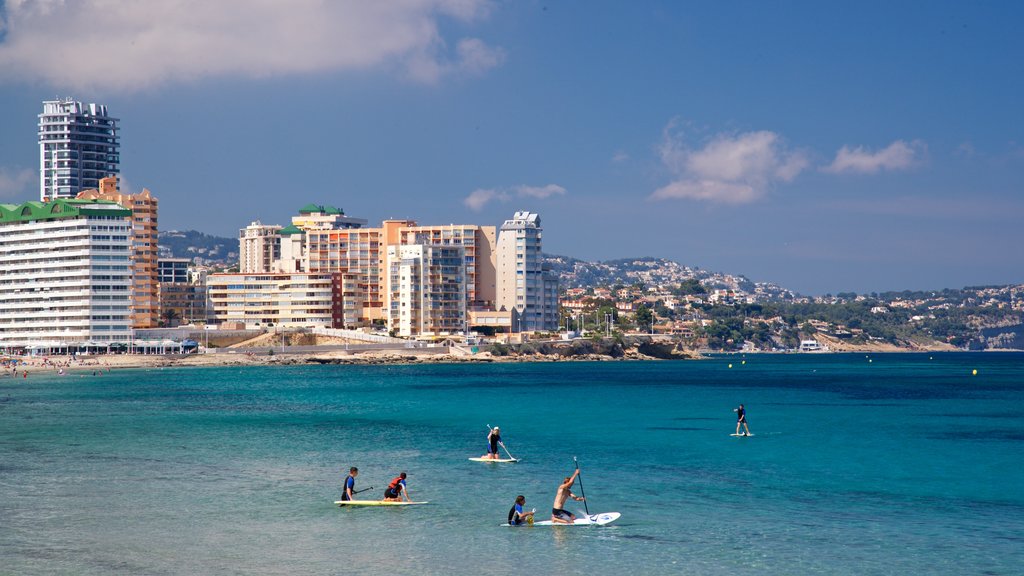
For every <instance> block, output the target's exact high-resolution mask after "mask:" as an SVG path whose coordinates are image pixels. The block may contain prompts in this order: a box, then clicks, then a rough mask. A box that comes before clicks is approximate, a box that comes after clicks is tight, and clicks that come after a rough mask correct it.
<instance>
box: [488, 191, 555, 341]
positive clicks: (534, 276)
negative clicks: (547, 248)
mask: <svg viewBox="0 0 1024 576" xmlns="http://www.w3.org/2000/svg"><path fill="white" fill-rule="evenodd" d="M542 232H543V230H542V228H541V224H540V216H539V215H537V214H534V213H532V212H525V211H523V212H516V213H515V214H514V215H513V217H512V219H510V220H506V221H505V223H504V224H502V225H501V233H500V234H499V236H498V249H497V252H498V256H497V300H496V302H495V304H496V306H497V308H498V309H499V310H501V309H504V310H512V309H515V310H516V311H517V313H518V317H517V322H516V323H517V324H518V326H516V327H515V328H516V331H518V332H534V331H556V330H558V276H557V275H555V274H554V273H552V271H551V270H550V269H545V267H544V264H543V259H542V257H541V255H542V252H541V239H542V237H543V234H542Z"/></svg>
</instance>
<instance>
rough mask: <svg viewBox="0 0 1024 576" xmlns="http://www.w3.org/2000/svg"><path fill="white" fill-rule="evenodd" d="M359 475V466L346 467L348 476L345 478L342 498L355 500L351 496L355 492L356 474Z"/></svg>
mask: <svg viewBox="0 0 1024 576" xmlns="http://www.w3.org/2000/svg"><path fill="white" fill-rule="evenodd" d="M358 475H359V468H356V467H355V466H353V467H351V468H349V469H348V476H347V477H346V478H345V491H344V492H343V493H342V494H341V499H342V500H355V498H353V497H352V496H353V495H354V494H355V493H356V476H358Z"/></svg>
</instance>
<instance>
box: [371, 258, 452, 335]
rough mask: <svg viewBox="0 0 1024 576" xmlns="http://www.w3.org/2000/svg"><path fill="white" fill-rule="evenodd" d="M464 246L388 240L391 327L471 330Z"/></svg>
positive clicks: (426, 331)
mask: <svg viewBox="0 0 1024 576" xmlns="http://www.w3.org/2000/svg"><path fill="white" fill-rule="evenodd" d="M465 252H466V248H465V247H464V246H461V245H423V244H417V245H396V246H388V247H387V269H388V273H389V275H390V278H389V282H388V285H389V287H390V289H389V292H388V293H387V294H386V296H385V297H386V299H387V300H386V303H385V304H386V309H387V311H388V314H387V321H388V328H389V329H391V330H394V331H395V334H396V335H398V336H404V337H420V338H429V337H445V336H450V335H454V334H456V333H458V332H463V331H464V330H466V304H467V302H468V290H467V288H468V282H467V278H466V261H465Z"/></svg>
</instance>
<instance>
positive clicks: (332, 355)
mask: <svg viewBox="0 0 1024 576" xmlns="http://www.w3.org/2000/svg"><path fill="white" fill-rule="evenodd" d="M641 349H642V348H641V347H627V348H625V349H622V350H621V353H619V352H611V353H608V352H607V351H606V352H603V353H597V352H589V353H581V354H574V353H565V352H564V351H563V352H562V353H542V352H523V353H520V352H516V351H513V350H511V349H510V350H508V351H506V352H505V353H503V354H495V353H493V352H491V351H482V352H478V353H475V354H471V353H467V352H465V351H463V350H459V349H448V348H426V349H393V350H375V351H372V352H348V351H345V350H332V351H324V352H315V353H275V354H245V353H238V354H234V353H223V352H219V353H212V354H188V355H154V354H110V355H95V356H85V357H78V358H77V359H72V358H71V357H69V356H47V357H26V358H18V360H19V364H18V365H17V376H16V378H25V376H24V375H25V373H27V374H28V377H29V379H30V378H31V377H32V376H38V375H43V374H45V375H50V376H54V375H59V374H62V375H67V376H102V375H103V374H106V373H109V372H110V371H111V370H122V369H154V368H204V367H205V368H216V367H232V366H298V365H327V364H332V365H360V366H371V365H415V364H489V363H529V362H643V361H673V360H701V359H708V358H712V357H719V356H725V357H728V356H742V355H747V354H750V355H762V354H771V355H775V354H786V355H820V354H826V355H831V354H857V353H865V354H872V353H886V354H889V353H907V354H914V353H917V354H927V353H930V352H940V353H941V352H972V351H967V350H960V349H951V348H946V347H942V348H937V347H936V348H920V349H910V348H898V347H884V348H881V347H879V348H872V349H858V350H829V351H825V352H814V353H803V352H782V351H774V352H772V351H753V352H739V351H704V352H697V351H693V350H686V351H671V352H670V353H667V354H666V353H664V351H662V352H661V353H659V355H650V354H645V353H643V352H641V351H640V350H641ZM648 352H650V350H648ZM973 352H1022V350H1011V349H998V350H978V351H973ZM0 374H2V375H3V377H4V379H7V378H10V377H11V376H12V374H13V372H12V368H11V367H9V366H8V367H7V368H6V369H4V370H3V371H2V372H0Z"/></svg>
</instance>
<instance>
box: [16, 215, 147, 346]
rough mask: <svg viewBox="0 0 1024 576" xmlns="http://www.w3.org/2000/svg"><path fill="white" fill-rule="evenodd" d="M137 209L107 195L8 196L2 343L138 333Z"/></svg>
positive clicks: (72, 342) (101, 339) (96, 339)
mask: <svg viewBox="0 0 1024 576" xmlns="http://www.w3.org/2000/svg"><path fill="white" fill-rule="evenodd" d="M131 214H132V213H131V210H129V209H127V208H125V207H124V206H121V205H119V204H116V203H114V202H110V201H107V200H83V199H63V198H60V199H56V200H53V201H51V202H35V201H33V202H25V203H23V204H0V302H4V304H5V307H4V309H3V313H2V314H0V348H7V347H13V348H22V349H29V350H34V351H54V350H60V349H63V350H67V349H70V348H73V347H74V346H78V345H83V346H84V345H86V343H92V344H97V345H107V344H110V343H114V342H128V341H129V340H130V339H131V312H130V310H129V306H130V304H131V297H130V294H131V289H130V288H131V261H130V259H131V246H132V244H131Z"/></svg>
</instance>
